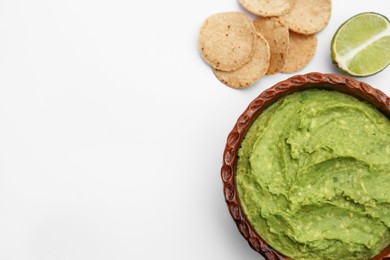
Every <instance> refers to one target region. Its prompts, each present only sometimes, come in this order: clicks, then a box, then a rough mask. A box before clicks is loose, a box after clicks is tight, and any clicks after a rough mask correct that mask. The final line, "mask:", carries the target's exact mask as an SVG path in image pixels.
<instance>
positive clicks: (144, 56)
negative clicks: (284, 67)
mask: <svg viewBox="0 0 390 260" xmlns="http://www.w3.org/2000/svg"><path fill="white" fill-rule="evenodd" d="M333 2H334V3H333V11H332V18H331V21H330V23H329V25H328V27H327V28H325V30H324V31H322V32H321V33H319V34H318V39H319V41H318V49H317V52H316V54H315V56H314V58H313V60H312V61H311V63H310V64H309V65H308V66H307V67H306V68H305V69H303V70H302V71H300V72H298V73H299V74H301V73H306V72H310V71H320V72H338V71H337V69H336V68H335V67H334V66H333V65H332V64H331V60H330V53H329V44H330V41H331V38H332V35H333V33H334V32H335V30H336V28H337V27H338V26H339V25H340V24H341V23H342V22H343V21H345V20H346V19H347V18H349V17H350V16H352V15H354V14H357V13H360V12H364V11H376V12H379V13H382V14H384V15H386V16H388V17H390V2H388V1H383V0H370V1H365V0H356V1H353V3H352V2H351V0H337V1H333ZM235 10H242V9H241V8H240V7H239V5H238V4H237V1H235V0H231V1H226V0H216V1H209V0H197V1H183V0H168V1H157V0H154V1H128V0H110V1H108V0H104V1H103V0H94V1H92V0H67V1H53V0H35V1H28V0H2V1H0V161H1V163H0V260H15V259H16V260H19V259H20V260H30V259H31V260H33V259H34V260H35V259H37V260H52V259H56V260H62V259H64V260H65V259H66V260H68V259H69V260H79V259H80V260H85V259H93V260H98V259H110V260H111V259H167V260H168V259H169V260H170V259H178V260H181V259H194V260H198V259H224V260H229V259H231V260H233V259H240V260H244V259H247V260H250V259H253V260H255V259H261V257H260V256H259V255H258V254H257V253H255V252H254V251H252V250H251V249H250V248H249V246H248V245H247V243H246V241H245V240H244V239H243V238H242V237H241V235H240V234H239V232H238V230H237V228H236V227H235V225H234V223H233V221H232V219H231V217H230V215H229V213H228V210H227V207H226V205H225V202H224V199H223V195H222V182H221V180H220V176H219V170H220V167H221V162H222V152H223V148H224V145H225V140H226V136H227V134H228V133H229V131H230V130H231V128H232V127H233V125H234V123H235V121H236V120H237V118H238V116H239V115H240V114H241V113H242V112H243V110H244V109H245V108H246V106H247V105H248V104H249V102H250V101H251V100H253V99H254V98H255V97H256V96H257V95H259V94H260V92H261V91H263V90H264V89H266V88H268V87H270V86H272V85H273V84H275V83H277V82H278V81H280V80H284V79H286V78H287V77H289V76H291V75H292V74H278V75H274V76H269V77H266V78H264V79H262V80H261V81H259V82H258V83H257V84H256V85H254V86H252V87H250V88H248V89H246V90H243V91H238V90H234V89H230V88H228V87H225V86H224V85H222V84H221V83H220V82H219V81H218V80H217V79H216V78H215V77H214V75H213V73H212V72H211V70H210V68H209V67H208V66H206V64H205V63H204V62H203V61H202V60H201V58H200V56H199V54H198V51H197V33H198V30H199V28H200V26H201V24H202V22H203V21H204V20H205V19H206V17H207V16H209V15H211V14H213V13H216V12H223V11H235ZM389 72H390V70H389V68H387V69H386V70H385V71H383V72H381V73H380V74H377V75H375V76H372V77H369V78H365V79H362V80H364V81H365V82H367V83H369V84H371V85H373V86H375V87H377V88H380V89H382V90H383V91H385V92H386V93H387V94H390V90H389V87H390V86H389Z"/></svg>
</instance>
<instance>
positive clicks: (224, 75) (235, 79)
mask: <svg viewBox="0 0 390 260" xmlns="http://www.w3.org/2000/svg"><path fill="white" fill-rule="evenodd" d="M269 60H270V48H269V44H268V42H267V41H266V39H265V38H264V37H263V36H261V35H260V34H257V39H256V45H255V51H254V53H253V57H252V59H251V60H250V61H249V62H248V63H247V64H245V65H244V67H242V68H241V69H239V70H236V71H232V72H225V71H220V70H216V69H213V71H214V74H215V76H216V77H217V78H218V79H219V80H220V81H221V82H222V83H224V84H225V85H227V86H229V87H232V88H245V87H248V86H250V85H252V84H253V83H255V82H256V81H257V80H259V79H260V78H262V77H263V76H264V75H265V73H266V72H267V70H268V66H269Z"/></svg>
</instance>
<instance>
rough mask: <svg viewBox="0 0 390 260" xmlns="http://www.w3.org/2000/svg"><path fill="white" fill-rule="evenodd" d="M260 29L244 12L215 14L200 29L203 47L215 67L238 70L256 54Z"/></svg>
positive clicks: (204, 52)
mask: <svg viewBox="0 0 390 260" xmlns="http://www.w3.org/2000/svg"><path fill="white" fill-rule="evenodd" d="M255 38H256V29H255V27H254V25H253V22H252V21H251V20H250V19H249V17H248V16H247V15H246V14H244V13H241V12H226V13H218V14H214V15H212V16H210V17H208V18H207V19H206V21H205V22H204V24H203V25H202V27H201V29H200V32H199V50H200V53H201V55H202V57H203V59H204V60H205V61H206V62H207V63H208V64H209V65H210V66H211V67H213V68H215V69H218V70H222V71H234V70H237V69H239V68H241V67H242V66H244V65H245V64H246V63H247V62H248V61H249V60H250V59H251V57H252V55H253V51H254V44H255Z"/></svg>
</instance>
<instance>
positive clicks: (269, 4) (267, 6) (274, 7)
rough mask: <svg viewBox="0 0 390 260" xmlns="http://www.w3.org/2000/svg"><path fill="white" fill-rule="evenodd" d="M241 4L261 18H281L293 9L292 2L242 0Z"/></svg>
mask: <svg viewBox="0 0 390 260" xmlns="http://www.w3.org/2000/svg"><path fill="white" fill-rule="evenodd" d="M240 4H241V6H242V7H244V8H245V9H246V10H248V11H249V12H251V13H252V14H255V15H259V16H279V15H283V14H286V13H287V12H288V11H289V10H290V9H291V0H240Z"/></svg>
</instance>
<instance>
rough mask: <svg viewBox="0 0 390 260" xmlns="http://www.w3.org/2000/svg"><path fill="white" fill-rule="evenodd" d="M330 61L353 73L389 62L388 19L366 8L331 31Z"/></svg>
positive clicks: (361, 73) (374, 69)
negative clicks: (332, 34) (366, 10)
mask: <svg viewBox="0 0 390 260" xmlns="http://www.w3.org/2000/svg"><path fill="white" fill-rule="evenodd" d="M331 57H332V62H333V63H335V64H336V65H337V67H338V68H339V69H340V70H341V71H343V72H345V73H347V74H349V75H353V76H358V77H365V76H370V75H374V74H376V73H378V72H380V71H382V70H384V69H385V68H386V67H387V66H388V65H389V64H390V21H389V19H388V18H386V17H385V16H383V15H381V14H378V13H373V12H367V13H361V14H358V15H355V16H353V17H351V18H350V19H348V20H347V21H346V22H344V23H343V24H342V25H341V26H340V27H339V28H338V29H337V31H336V32H335V34H334V36H333V39H332V42H331Z"/></svg>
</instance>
